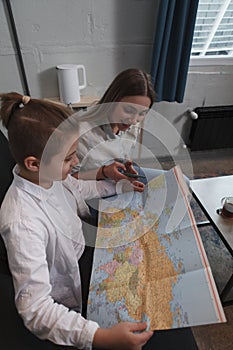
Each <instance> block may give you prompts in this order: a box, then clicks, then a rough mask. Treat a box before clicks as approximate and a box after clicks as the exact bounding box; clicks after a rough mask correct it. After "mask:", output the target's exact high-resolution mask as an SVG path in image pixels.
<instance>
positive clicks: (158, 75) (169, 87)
mask: <svg viewBox="0 0 233 350" xmlns="http://www.w3.org/2000/svg"><path fill="white" fill-rule="evenodd" d="M197 7H198V0H160V5H159V12H158V16H157V24H156V31H155V39H154V47H153V58H152V68H151V77H152V80H153V83H154V87H155V91H156V94H157V101H158V102H159V101H169V102H173V101H177V102H182V101H183V97H184V92H185V85H186V80H187V74H188V66H189V60H190V52H191V48H192V39H193V31H194V26H195V21H196V14H197Z"/></svg>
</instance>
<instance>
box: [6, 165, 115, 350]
mask: <svg viewBox="0 0 233 350" xmlns="http://www.w3.org/2000/svg"><path fill="white" fill-rule="evenodd" d="M114 193H115V186H113V184H112V183H111V182H106V181H99V182H95V181H82V180H76V179H74V178H73V177H71V176H69V177H68V178H67V179H66V180H65V181H63V182H58V181H57V182H54V183H53V186H52V187H51V188H49V189H48V190H46V189H43V188H42V187H40V186H37V185H35V184H33V183H31V182H29V181H27V180H25V179H23V178H21V177H19V176H18V175H17V168H16V171H14V180H13V183H12V185H11V187H10V188H9V190H8V192H7V194H6V197H5V199H4V201H3V204H2V207H1V211H0V232H1V234H2V237H3V239H4V242H5V245H6V248H7V252H8V260H9V266H10V270H11V272H12V276H13V282H14V287H15V302H16V307H17V309H18V312H19V314H20V315H21V317H22V318H23V320H24V324H25V326H26V327H27V328H28V329H29V330H31V332H33V333H34V334H36V335H37V336H38V337H39V338H41V339H49V340H51V341H52V342H55V343H58V344H62V345H72V346H76V347H78V348H80V349H82V348H85V349H91V346H92V340H93V336H94V333H95V331H96V329H97V328H98V327H99V326H98V324H97V323H95V322H92V321H87V320H86V319H84V318H83V317H82V316H81V314H80V312H81V304H82V300H81V285H80V274H79V265H78V260H79V258H80V257H81V255H82V253H83V250H84V237H83V233H82V223H81V220H80V219H79V217H78V215H77V212H85V211H86V210H87V206H86V204H85V202H84V199H89V198H93V197H99V196H104V195H109V194H114Z"/></svg>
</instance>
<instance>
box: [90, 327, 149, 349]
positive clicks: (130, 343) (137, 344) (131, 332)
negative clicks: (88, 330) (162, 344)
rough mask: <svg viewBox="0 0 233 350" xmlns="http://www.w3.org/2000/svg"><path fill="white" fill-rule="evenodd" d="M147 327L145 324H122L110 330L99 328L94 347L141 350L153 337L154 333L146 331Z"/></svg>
mask: <svg viewBox="0 0 233 350" xmlns="http://www.w3.org/2000/svg"><path fill="white" fill-rule="evenodd" d="M146 327H147V324H146V323H145V322H140V323H136V322H135V323H131V322H122V323H119V324H117V325H115V326H113V327H111V328H108V329H103V328H99V329H97V331H96V333H95V335H94V339H93V346H94V347H97V348H98V347H99V348H102V349H112V350H114V349H115V350H119V349H122V350H141V349H142V346H143V345H145V344H146V343H147V341H148V340H149V339H150V337H151V336H152V335H153V332H152V331H146ZM135 332H137V333H135Z"/></svg>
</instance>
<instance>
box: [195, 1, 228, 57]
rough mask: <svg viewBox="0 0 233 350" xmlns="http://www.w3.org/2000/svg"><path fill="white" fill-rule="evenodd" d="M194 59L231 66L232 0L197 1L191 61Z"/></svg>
mask: <svg viewBox="0 0 233 350" xmlns="http://www.w3.org/2000/svg"><path fill="white" fill-rule="evenodd" d="M195 58H198V60H199V61H200V59H201V58H203V59H202V60H201V61H202V62H204V61H205V60H206V59H208V60H207V61H208V63H206V64H210V62H211V60H212V62H213V63H214V64H216V63H215V62H222V63H221V64H228V63H229V62H231V63H229V64H233V0H199V5H198V11H197V17H196V24H195V29H194V36H193V43H192V51H191V61H198V60H196V59H195ZM193 59H194V60H193ZM227 62H228V63H227Z"/></svg>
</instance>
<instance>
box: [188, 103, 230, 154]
mask: <svg viewBox="0 0 233 350" xmlns="http://www.w3.org/2000/svg"><path fill="white" fill-rule="evenodd" d="M194 112H196V113H197V114H198V118H197V119H195V120H193V121H192V126H191V130H190V137H189V147H190V150H191V151H199V150H208V149H217V148H232V147H233V106H214V107H197V108H195V109H194Z"/></svg>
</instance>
